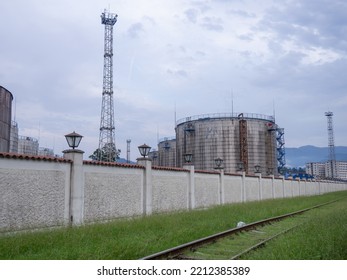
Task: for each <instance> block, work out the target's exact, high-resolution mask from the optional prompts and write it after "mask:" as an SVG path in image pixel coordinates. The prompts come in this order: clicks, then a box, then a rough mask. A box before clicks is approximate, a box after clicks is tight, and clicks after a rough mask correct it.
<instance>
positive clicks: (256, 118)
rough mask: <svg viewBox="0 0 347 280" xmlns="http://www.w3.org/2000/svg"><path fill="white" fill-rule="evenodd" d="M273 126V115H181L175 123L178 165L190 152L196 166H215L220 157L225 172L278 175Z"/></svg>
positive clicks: (211, 167) (210, 167)
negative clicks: (182, 117)
mask: <svg viewBox="0 0 347 280" xmlns="http://www.w3.org/2000/svg"><path fill="white" fill-rule="evenodd" d="M275 128H276V124H275V121H274V118H273V117H272V116H264V115H259V114H245V113H243V114H210V115H200V116H193V117H188V118H184V119H181V120H179V121H177V123H176V149H177V151H176V157H177V158H176V161H177V166H182V165H183V163H184V155H185V154H190V153H191V154H193V159H192V163H193V164H194V166H195V169H196V170H214V168H215V167H216V165H215V159H216V158H221V159H222V160H223V164H222V167H223V168H224V171H225V172H227V173H235V172H237V171H245V172H246V173H247V174H254V173H256V172H260V173H262V174H263V175H269V174H274V175H277V150H276V129H275ZM256 166H257V167H256ZM256 169H257V170H256Z"/></svg>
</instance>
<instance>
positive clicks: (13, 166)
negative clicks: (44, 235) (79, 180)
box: [0, 158, 70, 231]
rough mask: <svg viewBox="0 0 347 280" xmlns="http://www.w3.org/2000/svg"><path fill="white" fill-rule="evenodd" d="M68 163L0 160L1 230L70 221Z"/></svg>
mask: <svg viewBox="0 0 347 280" xmlns="http://www.w3.org/2000/svg"><path fill="white" fill-rule="evenodd" d="M69 181H70V163H67V162H47V161H40V160H35V161H32V160H25V159H12V158H10V159H3V158H0V231H7V230H18V229H22V228H37V227H50V226H57V225H63V224H67V223H68V222H69Z"/></svg>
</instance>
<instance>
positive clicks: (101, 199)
mask: <svg viewBox="0 0 347 280" xmlns="http://www.w3.org/2000/svg"><path fill="white" fill-rule="evenodd" d="M84 181H85V182H84V188H85V190H84V219H85V221H86V222H88V221H94V220H104V219H114V218H119V217H131V216H138V215H141V214H142V209H143V208H142V207H143V205H142V198H143V190H142V182H143V170H142V169H139V168H122V167H115V166H93V165H84Z"/></svg>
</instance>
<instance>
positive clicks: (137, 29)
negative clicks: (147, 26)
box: [127, 22, 144, 38]
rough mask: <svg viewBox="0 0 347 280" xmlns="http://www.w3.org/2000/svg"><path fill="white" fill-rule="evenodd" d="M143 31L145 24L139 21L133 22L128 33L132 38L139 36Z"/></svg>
mask: <svg viewBox="0 0 347 280" xmlns="http://www.w3.org/2000/svg"><path fill="white" fill-rule="evenodd" d="M143 32H144V28H143V24H142V23H140V22H137V23H134V24H132V25H131V26H130V27H129V29H128V32H127V33H128V35H129V36H130V37H131V38H138V37H139V36H140V35H141V33H143Z"/></svg>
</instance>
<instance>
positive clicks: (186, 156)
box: [184, 153, 193, 163]
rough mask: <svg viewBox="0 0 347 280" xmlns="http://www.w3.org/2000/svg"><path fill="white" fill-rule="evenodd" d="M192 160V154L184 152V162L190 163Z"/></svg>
mask: <svg viewBox="0 0 347 280" xmlns="http://www.w3.org/2000/svg"><path fill="white" fill-rule="evenodd" d="M192 160H193V154H190V153H188V154H184V162H185V163H191V162H192Z"/></svg>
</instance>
